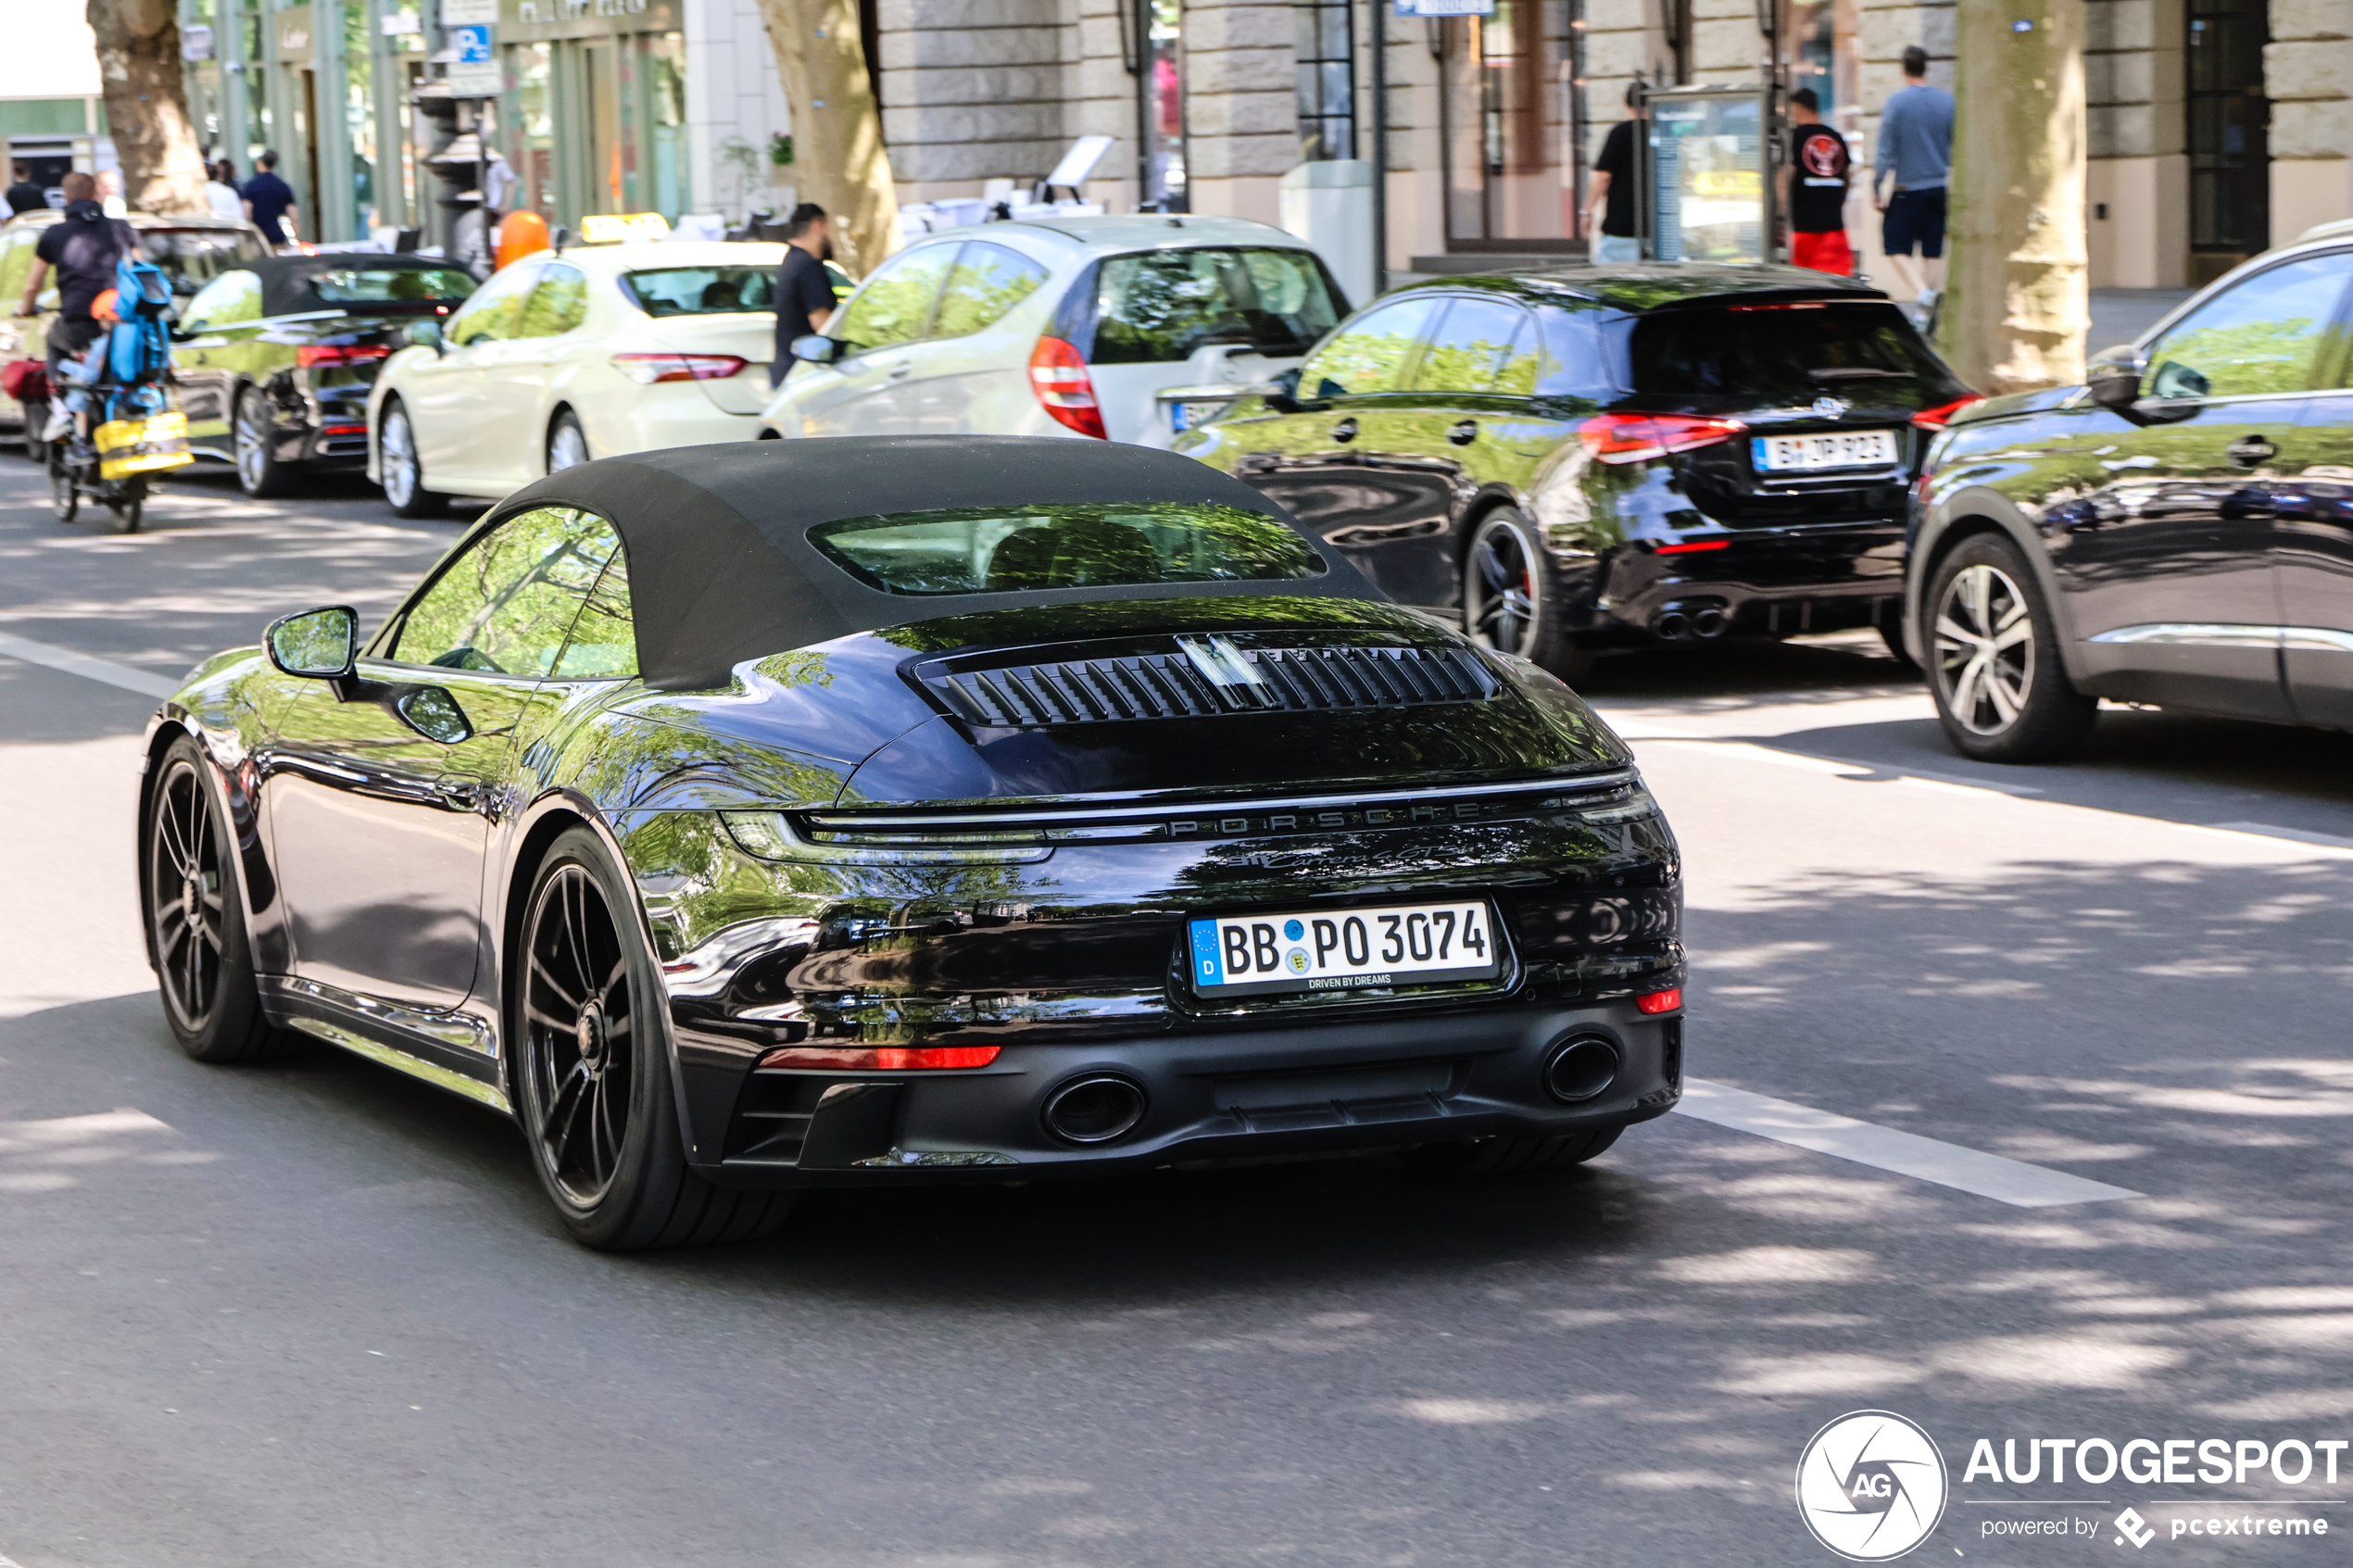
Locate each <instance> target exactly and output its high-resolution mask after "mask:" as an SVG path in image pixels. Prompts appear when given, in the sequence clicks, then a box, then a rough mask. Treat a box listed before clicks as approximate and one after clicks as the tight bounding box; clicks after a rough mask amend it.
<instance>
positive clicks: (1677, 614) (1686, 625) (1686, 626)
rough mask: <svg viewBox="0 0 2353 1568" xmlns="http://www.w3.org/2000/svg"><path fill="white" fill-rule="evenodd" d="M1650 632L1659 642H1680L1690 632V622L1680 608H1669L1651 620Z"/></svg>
mask: <svg viewBox="0 0 2353 1568" xmlns="http://www.w3.org/2000/svg"><path fill="white" fill-rule="evenodd" d="M1651 634H1652V635H1653V636H1655V637H1657V638H1658V639H1659V640H1660V641H1661V642H1667V643H1680V642H1681V641H1682V640H1683V639H1684V638H1685V637H1688V636H1690V635H1691V634H1692V623H1691V621H1690V619H1689V618H1688V617H1687V616H1685V615H1684V614H1683V612H1682V611H1681V610H1679V609H1670V610H1668V611H1667V612H1666V613H1665V614H1663V615H1661V616H1659V618H1658V619H1657V620H1655V621H1652V622H1651Z"/></svg>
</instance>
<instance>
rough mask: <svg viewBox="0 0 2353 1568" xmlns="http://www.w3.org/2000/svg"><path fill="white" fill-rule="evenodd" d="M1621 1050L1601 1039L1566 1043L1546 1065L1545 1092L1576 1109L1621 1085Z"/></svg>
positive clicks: (1581, 1038) (1584, 1037)
mask: <svg viewBox="0 0 2353 1568" xmlns="http://www.w3.org/2000/svg"><path fill="white" fill-rule="evenodd" d="M1617 1063H1618V1056H1617V1047H1616V1046H1614V1045H1611V1044H1610V1043H1609V1042H1608V1041H1607V1040H1604V1039H1603V1038H1602V1037H1601V1036H1600V1035H1579V1036H1578V1037H1577V1038H1576V1039H1573V1040H1567V1041H1564V1042H1563V1043H1562V1044H1561V1045H1560V1046H1559V1047H1557V1048H1556V1049H1554V1052H1553V1054H1552V1055H1551V1056H1550V1057H1549V1058H1547V1059H1546V1060H1545V1062H1544V1092H1545V1093H1546V1094H1548V1095H1551V1096H1552V1097H1553V1098H1554V1099H1557V1100H1564V1101H1566V1102H1567V1103H1568V1104H1571V1105H1574V1104H1576V1103H1577V1102H1578V1101H1579V1100H1587V1099H1592V1098H1593V1097H1594V1096H1595V1095H1598V1094H1600V1093H1601V1092H1602V1091H1603V1090H1604V1089H1606V1088H1608V1087H1609V1086H1610V1085H1612V1084H1615V1083H1616V1082H1617Z"/></svg>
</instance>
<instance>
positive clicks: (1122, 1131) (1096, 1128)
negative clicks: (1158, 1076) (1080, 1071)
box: [1044, 1073, 1145, 1144]
mask: <svg viewBox="0 0 2353 1568" xmlns="http://www.w3.org/2000/svg"><path fill="white" fill-rule="evenodd" d="M1144 1105H1145V1100H1144V1091H1143V1087H1142V1085H1139V1084H1137V1083H1135V1082H1133V1081H1132V1080H1129V1079H1126V1078H1121V1077H1117V1076H1115V1075H1114V1074H1112V1073H1089V1074H1088V1075H1087V1076H1085V1077H1083V1078H1073V1079H1072V1080H1071V1081H1070V1082H1069V1083H1067V1084H1064V1085H1062V1086H1061V1087H1060V1088H1058V1089H1056V1090H1055V1091H1054V1092H1053V1093H1052V1094H1051V1095H1048V1096H1047V1097H1046V1109H1045V1111H1044V1116H1045V1123H1046V1130H1047V1131H1048V1132H1050V1133H1051V1134H1053V1135H1054V1136H1056V1137H1058V1138H1060V1139H1062V1140H1063V1142H1064V1143H1077V1144H1095V1143H1110V1142H1112V1141H1113V1140H1114V1139H1115V1138H1122V1137H1125V1136H1126V1135H1128V1134H1129V1133H1131V1132H1133V1131H1135V1130H1136V1124H1137V1123H1139V1122H1141V1121H1142V1120H1143V1119H1144Z"/></svg>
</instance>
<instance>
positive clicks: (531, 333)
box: [510, 261, 588, 337]
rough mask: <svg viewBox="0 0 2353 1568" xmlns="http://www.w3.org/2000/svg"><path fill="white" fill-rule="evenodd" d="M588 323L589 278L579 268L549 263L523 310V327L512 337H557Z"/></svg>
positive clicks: (519, 327) (558, 262) (515, 331)
mask: <svg viewBox="0 0 2353 1568" xmlns="http://www.w3.org/2000/svg"><path fill="white" fill-rule="evenodd" d="M585 320H588V275H587V274H586V273H585V272H583V271H582V270H580V269H579V268H577V267H570V266H566V265H565V264H564V263H562V262H560V261H554V262H549V263H548V264H547V270H545V271H543V272H541V273H540V274H539V286H538V287H537V288H535V289H534V290H532V291H531V298H530V300H529V301H528V302H527V303H526V304H525V305H524V306H523V307H522V321H521V323H520V324H519V325H517V327H516V328H515V330H514V332H512V333H511V334H510V335H511V336H514V337H555V336H557V335H558V334H559V333H562V332H571V331H573V329H574V328H576V327H578V326H579V325H580V324H581V323H582V322H583V321H585Z"/></svg>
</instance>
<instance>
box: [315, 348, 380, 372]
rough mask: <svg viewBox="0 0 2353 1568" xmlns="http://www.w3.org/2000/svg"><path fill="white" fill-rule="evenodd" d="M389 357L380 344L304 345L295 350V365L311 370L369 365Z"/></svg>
mask: <svg viewBox="0 0 2353 1568" xmlns="http://www.w3.org/2000/svg"><path fill="white" fill-rule="evenodd" d="M391 355H392V350H391V349H390V348H387V347H386V346H385V345H383V344H381V343H306V344H302V345H299V346H297V347H296V349H295V363H296V364H297V365H299V366H301V367H302V368H303V369H304V370H317V369H319V368H320V367H321V366H325V365H371V364H374V363H375V362H376V361H377V360H379V359H384V358H390V357H391Z"/></svg>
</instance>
